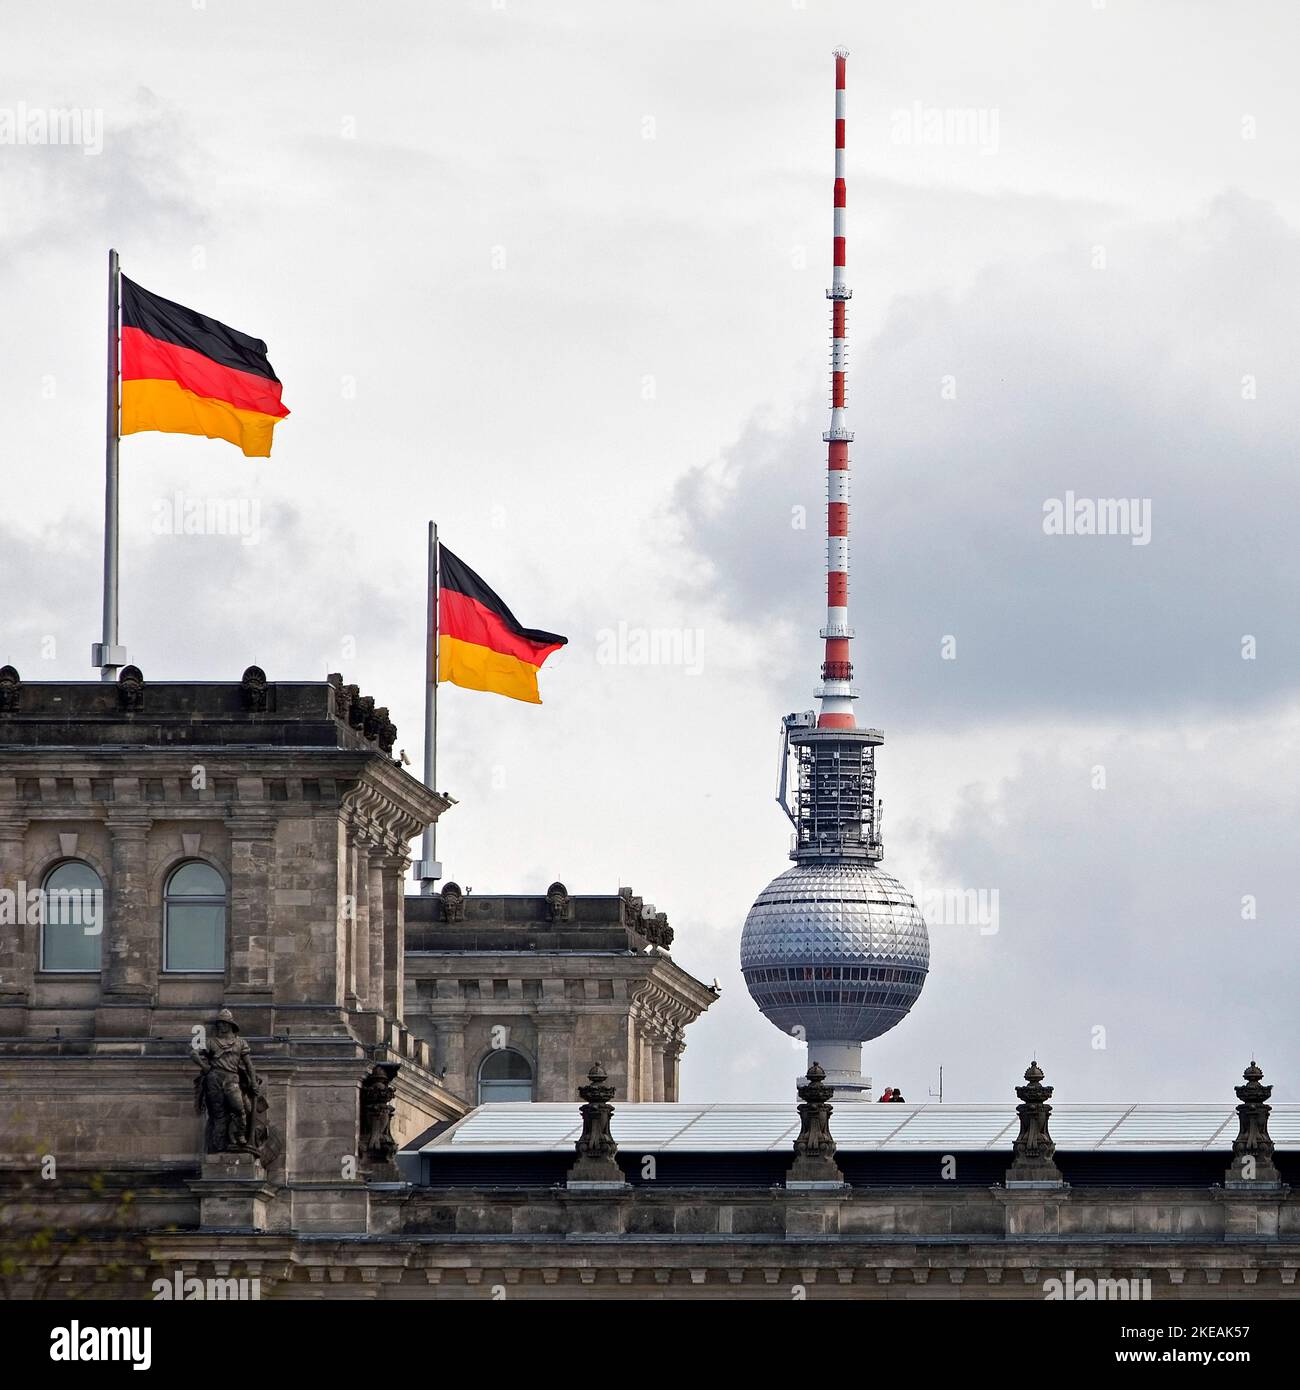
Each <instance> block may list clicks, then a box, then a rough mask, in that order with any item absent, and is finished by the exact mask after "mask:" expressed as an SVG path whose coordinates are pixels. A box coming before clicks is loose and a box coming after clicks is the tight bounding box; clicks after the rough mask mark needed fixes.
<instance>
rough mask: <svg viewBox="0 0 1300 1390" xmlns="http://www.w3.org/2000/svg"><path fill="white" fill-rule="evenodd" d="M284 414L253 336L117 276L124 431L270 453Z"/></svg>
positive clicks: (271, 375)
mask: <svg viewBox="0 0 1300 1390" xmlns="http://www.w3.org/2000/svg"><path fill="white" fill-rule="evenodd" d="M288 413H289V412H288V411H287V410H286V409H285V408H284V406H283V405H282V404H281V402H280V379H279V378H278V377H277V376H276V374H275V372H274V371H273V370H272V368H271V364H270V362H268V361H267V360H266V344H265V343H264V342H262V341H261V339H260V338H250V337H249V336H248V334H247V333H241V332H240V331H239V330H238V329H237V328H228V327H227V326H226V325H225V324H224V323H218V322H217V320H216V319H210V318H208V317H207V315H206V314H199V313H195V311H194V310H193V309H187V308H186V307H185V306H184V305H183V304H173V303H172V301H171V300H170V299H163V298H162V296H161V295H157V294H150V293H149V291H148V290H145V289H141V288H140V286H139V285H137V284H136V283H135V282H134V281H133V280H128V279H127V278H126V276H125V275H123V276H122V433H123V434H137V433H139V431H141V430H161V431H163V432H164V433H166V434H202V435H206V436H207V437H208V438H209V439H228V440H229V441H230V442H231V443H232V444H238V445H239V447H240V448H241V449H242V450H243V451H244V453H245V455H246V456H247V457H249V458H269V457H270V454H271V431H272V429H273V428H274V427H275V423H276V421H277V420H283V419H284V417H285V416H286V415H288Z"/></svg>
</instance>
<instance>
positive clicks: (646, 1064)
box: [636, 1024, 655, 1101]
mask: <svg viewBox="0 0 1300 1390" xmlns="http://www.w3.org/2000/svg"><path fill="white" fill-rule="evenodd" d="M637 1048H638V1052H639V1054H640V1060H641V1065H640V1067H639V1069H638V1070H639V1072H640V1084H639V1086H638V1089H637V1093H636V1099H637V1100H639V1101H647V1100H653V1099H654V1098H655V1078H654V1066H655V1054H654V1045H653V1044H652V1043H651V1041H650V1039H649V1038H648V1037H647V1036H646V1034H645V1025H644V1024H642V1025H641V1029H640V1031H639V1033H638V1039H637Z"/></svg>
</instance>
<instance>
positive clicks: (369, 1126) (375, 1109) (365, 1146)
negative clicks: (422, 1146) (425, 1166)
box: [361, 1062, 402, 1164]
mask: <svg viewBox="0 0 1300 1390" xmlns="http://www.w3.org/2000/svg"><path fill="white" fill-rule="evenodd" d="M401 1066H402V1064H401V1063H400V1062H376V1063H375V1065H374V1067H373V1068H372V1069H371V1070H370V1072H368V1073H367V1075H366V1076H365V1078H364V1079H363V1080H362V1082H361V1156H362V1158H364V1159H369V1160H370V1161H372V1162H374V1163H383V1164H391V1163H392V1162H393V1159H394V1158H395V1157H396V1156H397V1141H396V1140H395V1139H394V1138H393V1130H392V1124H393V1116H394V1115H395V1114H396V1113H397V1108H396V1106H394V1105H393V1100H394V1098H395V1097H396V1095H397V1087H396V1085H394V1082H395V1080H396V1078H397V1073H398V1072H399V1071H400V1070H401Z"/></svg>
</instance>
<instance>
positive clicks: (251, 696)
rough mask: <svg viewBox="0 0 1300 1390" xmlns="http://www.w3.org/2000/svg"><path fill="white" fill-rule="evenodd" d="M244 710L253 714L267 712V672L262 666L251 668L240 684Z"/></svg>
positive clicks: (245, 673)
mask: <svg viewBox="0 0 1300 1390" xmlns="http://www.w3.org/2000/svg"><path fill="white" fill-rule="evenodd" d="M239 687H240V693H241V694H242V695H243V699H244V708H245V709H246V710H248V711H249V712H250V713H251V714H263V713H265V711H266V672H265V671H263V670H262V668H261V667H260V666H250V667H249V668H248V670H247V671H245V672H244V674H243V677H242V678H241V680H240V683H239Z"/></svg>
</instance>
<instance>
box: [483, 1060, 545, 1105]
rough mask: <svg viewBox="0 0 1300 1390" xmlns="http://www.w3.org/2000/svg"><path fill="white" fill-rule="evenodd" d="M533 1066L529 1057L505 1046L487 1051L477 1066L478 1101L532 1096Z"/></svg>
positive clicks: (526, 1098) (530, 1097) (486, 1102)
mask: <svg viewBox="0 0 1300 1390" xmlns="http://www.w3.org/2000/svg"><path fill="white" fill-rule="evenodd" d="M532 1098H533V1069H532V1066H531V1065H530V1063H529V1061H528V1058H527V1057H524V1056H521V1055H520V1054H519V1053H518V1052H513V1051H511V1050H510V1048H508V1047H503V1048H500V1049H499V1050H498V1051H496V1052H489V1053H488V1055H487V1056H486V1057H484V1059H483V1065H482V1066H481V1067H479V1069H478V1103H479V1104H480V1105H488V1104H491V1103H492V1102H493V1101H501V1100H532Z"/></svg>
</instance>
